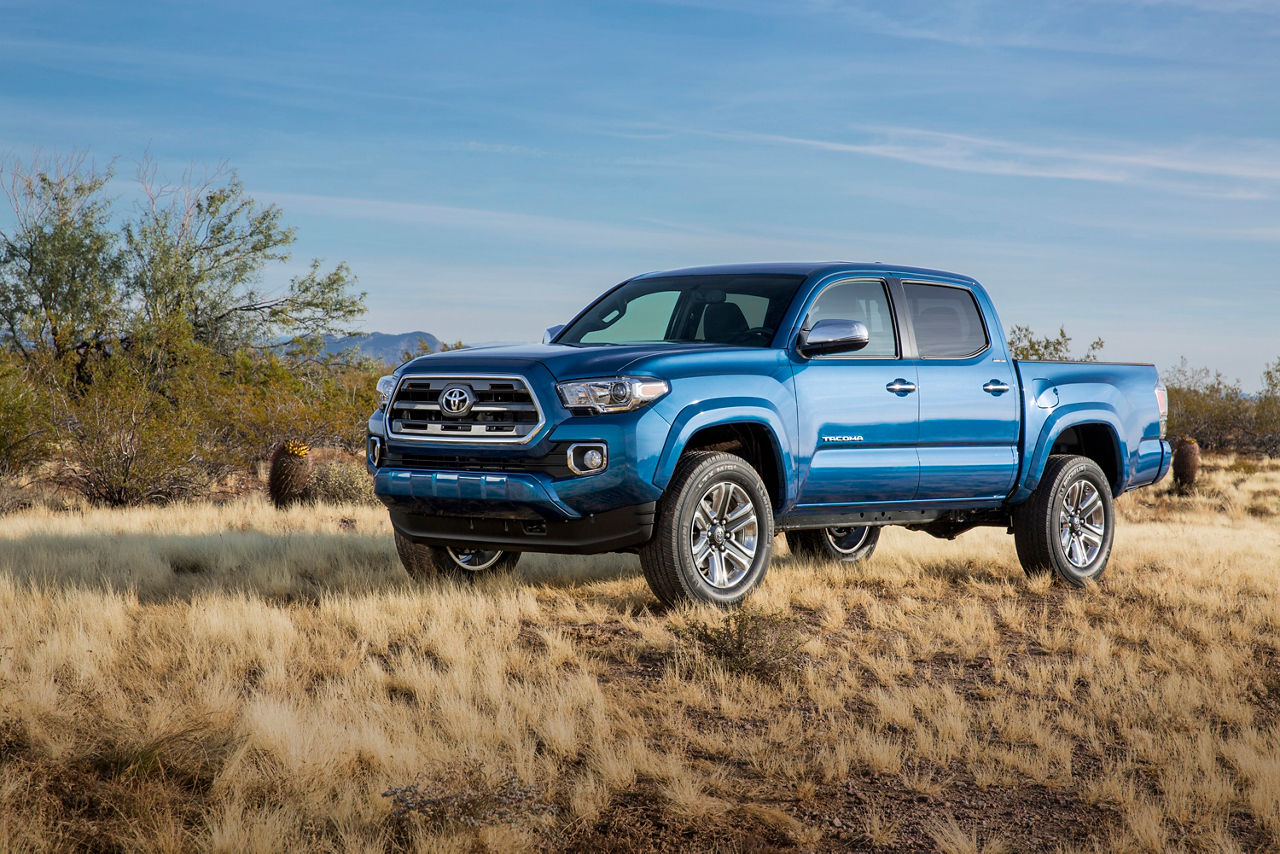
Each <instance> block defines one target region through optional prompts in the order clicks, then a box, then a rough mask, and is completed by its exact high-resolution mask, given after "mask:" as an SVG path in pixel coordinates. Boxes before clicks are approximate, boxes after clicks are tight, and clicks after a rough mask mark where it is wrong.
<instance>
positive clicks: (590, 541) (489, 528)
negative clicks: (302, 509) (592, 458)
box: [384, 499, 657, 554]
mask: <svg viewBox="0 0 1280 854" xmlns="http://www.w3.org/2000/svg"><path fill="white" fill-rule="evenodd" d="M384 500H385V499H384ZM656 506H657V505H656V503H655V502H652V501H651V502H648V503H645V504H640V505H637V506H635V507H622V508H619V509H617V510H610V511H607V512H605V513H597V514H592V515H590V516H583V517H579V518H577V519H561V520H530V519H503V518H494V517H483V516H428V515H423V514H420V513H413V512H407V511H404V510H397V509H396V508H395V507H392V508H391V524H392V526H393V527H394V528H395V529H396V530H397V531H399V532H400V533H401V534H402V535H403V536H405V537H408V538H409V539H410V540H412V541H414V542H415V543H422V544H424V545H431V546H454V547H455V548H476V547H481V548H490V549H502V550H504V551H515V552H555V553H558V554H600V553H602V552H614V551H620V550H623V549H628V548H633V547H635V546H639V545H641V544H643V543H645V542H647V541H648V540H649V538H650V537H651V536H652V535H653V517H654V512H655V508H656Z"/></svg>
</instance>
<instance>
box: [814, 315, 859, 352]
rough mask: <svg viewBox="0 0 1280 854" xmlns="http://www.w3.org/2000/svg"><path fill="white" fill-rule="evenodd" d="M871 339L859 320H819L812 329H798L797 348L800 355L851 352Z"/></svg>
mask: <svg viewBox="0 0 1280 854" xmlns="http://www.w3.org/2000/svg"><path fill="white" fill-rule="evenodd" d="M870 340H871V334H870V333H869V332H867V325H866V324H865V323H863V322H862V321H861V320H837V319H836V318H829V319H827V320H819V321H818V322H817V323H815V324H813V328H812V329H802V330H800V340H799V342H797V343H798V346H797V349H799V351H800V355H802V356H819V355H822V354H824V353H851V352H853V351H854V350H861V349H862V348H863V347H865V346H867V342H869V341H870Z"/></svg>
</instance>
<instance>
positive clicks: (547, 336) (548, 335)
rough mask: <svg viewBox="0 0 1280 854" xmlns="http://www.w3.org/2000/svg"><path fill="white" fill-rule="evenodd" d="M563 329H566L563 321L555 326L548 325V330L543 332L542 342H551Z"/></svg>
mask: <svg viewBox="0 0 1280 854" xmlns="http://www.w3.org/2000/svg"><path fill="white" fill-rule="evenodd" d="M562 329H564V324H563V323H557V324H556V325H555V326H548V327H547V331H546V332H544V333H542V343H543V344H550V343H551V342H552V340H554V339H555V337H556V336H557V335H559V334H560V330H562Z"/></svg>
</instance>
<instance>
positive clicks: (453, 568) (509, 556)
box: [395, 531, 520, 581]
mask: <svg viewBox="0 0 1280 854" xmlns="http://www.w3.org/2000/svg"><path fill="white" fill-rule="evenodd" d="M395 537H396V552H397V553H399V555H400V562H401V563H402V564H404V569H405V572H407V573H409V577H410V578H412V579H413V580H414V581H426V580H427V579H428V578H432V577H434V576H436V575H448V576H451V577H453V578H457V579H459V580H465V581H472V580H474V579H475V578H477V577H478V576H480V575H481V574H484V575H499V574H502V573H506V572H510V571H511V570H513V569H515V566H516V564H517V563H518V562H519V561H520V553H519V552H505V551H500V550H498V549H464V548H455V547H453V546H424V545H422V544H420V543H415V542H414V541H413V540H410V539H409V538H408V537H406V536H404V535H403V534H401V533H400V532H399V531H396V532H395Z"/></svg>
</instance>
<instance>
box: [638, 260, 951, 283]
mask: <svg viewBox="0 0 1280 854" xmlns="http://www.w3.org/2000/svg"><path fill="white" fill-rule="evenodd" d="M836 272H851V273H875V274H876V275H891V274H901V275H908V276H928V277H930V278H939V279H952V280H955V281H962V282H970V283H974V284H976V282H974V280H973V279H971V278H970V277H968V276H962V275H960V274H959V273H948V272H946V271H945V270H930V269H926V268H924V267H908V266H904V265H901V264H883V263H880V262H879V261H876V262H866V261H780V262H755V263H749V264H714V265H711V266H706V267H681V268H678V269H674V270H655V271H653V272H651V273H645V274H644V275H642V276H636V277H635V278H637V279H647V278H650V277H656V276H715V275H749V274H752V273H755V274H759V275H774V276H805V277H806V278H807V277H809V276H812V275H814V274H816V273H836Z"/></svg>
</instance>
